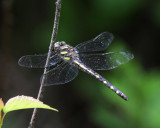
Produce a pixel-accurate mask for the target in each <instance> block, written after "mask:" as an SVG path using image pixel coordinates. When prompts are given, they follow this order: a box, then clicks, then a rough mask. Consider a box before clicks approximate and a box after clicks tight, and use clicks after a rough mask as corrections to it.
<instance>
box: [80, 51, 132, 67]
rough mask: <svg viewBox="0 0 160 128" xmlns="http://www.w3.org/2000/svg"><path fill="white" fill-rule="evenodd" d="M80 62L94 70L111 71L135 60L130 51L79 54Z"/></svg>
mask: <svg viewBox="0 0 160 128" xmlns="http://www.w3.org/2000/svg"><path fill="white" fill-rule="evenodd" d="M79 57H80V60H81V61H82V62H83V63H84V64H85V65H87V66H88V67H90V68H92V69H94V70H110V69H113V68H116V67H118V66H119V65H121V64H123V63H125V62H127V61H129V60H131V59H133V58H134V56H133V54H131V53H130V52H128V51H119V52H109V53H103V54H79Z"/></svg>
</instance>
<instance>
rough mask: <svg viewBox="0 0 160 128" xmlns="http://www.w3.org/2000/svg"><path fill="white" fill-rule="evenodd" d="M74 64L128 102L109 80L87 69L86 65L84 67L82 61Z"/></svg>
mask: <svg viewBox="0 0 160 128" xmlns="http://www.w3.org/2000/svg"><path fill="white" fill-rule="evenodd" d="M74 63H75V64H76V65H77V66H78V68H80V69H81V70H82V71H84V72H86V73H88V74H90V75H92V76H93V77H95V78H96V79H98V80H99V81H101V82H102V83H103V84H104V85H106V86H107V87H108V88H109V89H111V90H112V91H114V92H115V93H116V94H117V95H118V96H120V97H121V98H123V99H124V100H128V98H127V96H126V95H125V94H124V93H122V92H121V91H120V90H119V89H117V88H116V87H115V86H113V85H112V84H111V83H110V82H109V81H108V80H106V79H105V78H103V77H102V76H101V75H99V74H98V73H97V72H95V71H94V70H92V69H91V68H89V67H87V66H86V65H84V64H83V63H82V62H81V61H80V60H74Z"/></svg>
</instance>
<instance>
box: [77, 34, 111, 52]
mask: <svg viewBox="0 0 160 128" xmlns="http://www.w3.org/2000/svg"><path fill="white" fill-rule="evenodd" d="M112 40H113V34H111V33H109V32H103V33H101V34H100V35H98V36H96V37H95V38H93V39H91V40H89V41H86V42H83V43H81V44H78V45H77V46H76V49H77V50H78V52H79V53H84V52H94V51H104V50H106V49H107V47H108V46H109V45H110V43H111V42H112Z"/></svg>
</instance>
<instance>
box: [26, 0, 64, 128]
mask: <svg viewBox="0 0 160 128" xmlns="http://www.w3.org/2000/svg"><path fill="white" fill-rule="evenodd" d="M60 11H61V0H57V2H56V12H55V18H54V25H53V32H52V37H51V42H50V46H49V51H48V56H47V60H46V64H45V67H48V65H49V58H50V56H51V52H52V48H53V45H54V43H55V40H56V35H57V31H58V24H59V18H60ZM46 72H47V68H45V69H44V73H43V74H44V75H43V77H42V82H41V86H40V89H39V92H38V96H37V99H38V100H42V97H43V90H44V81H45V79H46ZM36 115H37V108H35V109H34V111H33V114H32V117H31V121H30V124H29V127H28V128H33V127H34V122H35V119H36Z"/></svg>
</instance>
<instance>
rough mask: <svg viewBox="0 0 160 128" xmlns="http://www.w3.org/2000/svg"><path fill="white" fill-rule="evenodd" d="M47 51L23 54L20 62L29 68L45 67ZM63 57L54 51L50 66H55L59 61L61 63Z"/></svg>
mask: <svg viewBox="0 0 160 128" xmlns="http://www.w3.org/2000/svg"><path fill="white" fill-rule="evenodd" d="M47 55H48V54H47V53H46V54H40V55H26V56H22V57H21V58H20V59H19V61H18V64H19V65H20V66H23V67H28V68H44V67H45V64H46V59H47ZM60 61H62V60H61V58H60V57H59V56H58V55H57V54H55V53H54V52H52V54H51V57H50V61H49V67H50V66H55V65H56V64H57V63H59V62H60Z"/></svg>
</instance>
